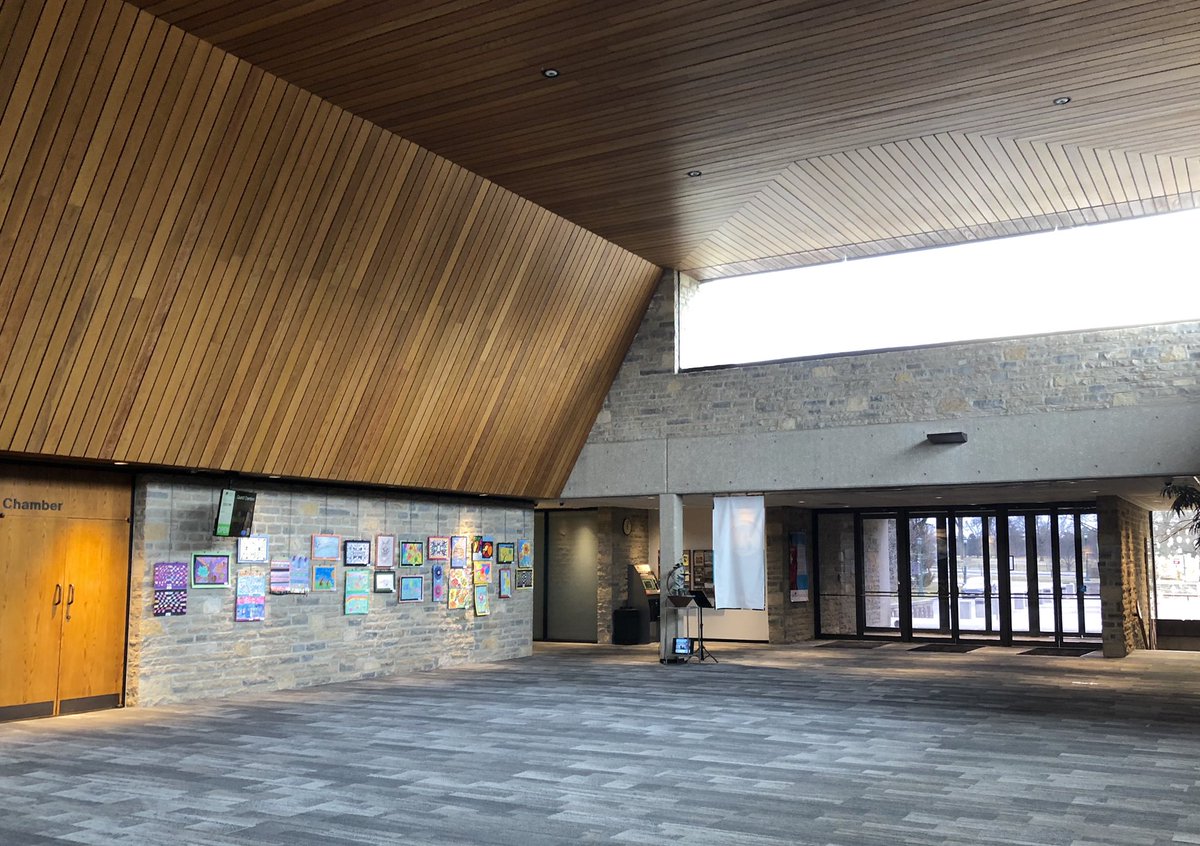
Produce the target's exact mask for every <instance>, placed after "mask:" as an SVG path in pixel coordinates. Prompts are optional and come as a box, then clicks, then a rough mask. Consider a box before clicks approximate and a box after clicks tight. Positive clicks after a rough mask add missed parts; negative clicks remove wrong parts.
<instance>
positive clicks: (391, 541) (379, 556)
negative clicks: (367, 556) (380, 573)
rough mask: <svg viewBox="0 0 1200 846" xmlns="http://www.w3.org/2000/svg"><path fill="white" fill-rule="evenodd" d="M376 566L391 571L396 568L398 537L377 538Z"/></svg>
mask: <svg viewBox="0 0 1200 846" xmlns="http://www.w3.org/2000/svg"><path fill="white" fill-rule="evenodd" d="M375 566H376V567H379V568H381V569H384V570H389V569H391V568H392V567H395V566H396V536H395V535H376V536H375Z"/></svg>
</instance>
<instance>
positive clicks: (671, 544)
mask: <svg viewBox="0 0 1200 846" xmlns="http://www.w3.org/2000/svg"><path fill="white" fill-rule="evenodd" d="M658 539H659V540H658V546H659V574H658V580H659V583H660V586H661V589H662V615H661V619H660V622H659V627H658V634H659V637H658V649H659V657H660V658H662V659H666V658H667V657H668V656H670V654H671V640H672V638H675V637H677V636H678V634H679V631H680V629H681V628H682V626H681V625H680V621H681V620H682V617H683V609H681V608H678V609H677V608H675V607H674V606H673V605H671V603H670V602H669V601H668V600H667V576H668V575H669V574H670V572H671V568H672V567H674V566H675V564H676V563H678V562H679V561H681V560H683V498H682V497H680V496H679V494H659V496H658Z"/></svg>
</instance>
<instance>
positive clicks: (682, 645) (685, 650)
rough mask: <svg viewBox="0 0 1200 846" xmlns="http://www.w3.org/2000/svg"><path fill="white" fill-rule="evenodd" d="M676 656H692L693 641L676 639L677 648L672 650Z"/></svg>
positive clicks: (685, 638)
mask: <svg viewBox="0 0 1200 846" xmlns="http://www.w3.org/2000/svg"><path fill="white" fill-rule="evenodd" d="M672 652H674V654H676V655H691V654H692V639H691V638H690V637H677V638H675V648H674V649H673V650H672Z"/></svg>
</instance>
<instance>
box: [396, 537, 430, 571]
mask: <svg viewBox="0 0 1200 846" xmlns="http://www.w3.org/2000/svg"><path fill="white" fill-rule="evenodd" d="M424 563H425V544H423V543H421V542H420V541H400V566H401V567H420V566H421V565H422V564H424Z"/></svg>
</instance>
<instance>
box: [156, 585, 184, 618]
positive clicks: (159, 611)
mask: <svg viewBox="0 0 1200 846" xmlns="http://www.w3.org/2000/svg"><path fill="white" fill-rule="evenodd" d="M185 614H187V591H186V590H156V591H155V592H154V616H155V617H182V616H184V615H185Z"/></svg>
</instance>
